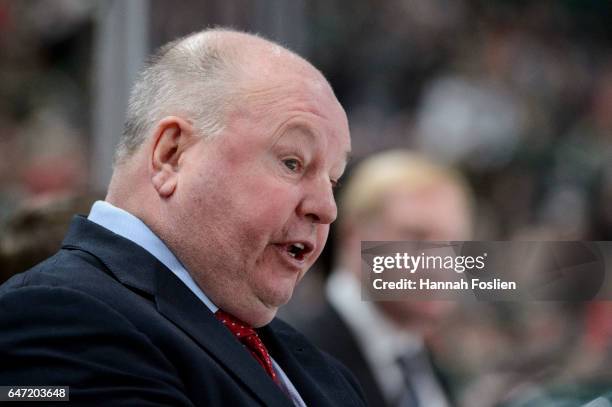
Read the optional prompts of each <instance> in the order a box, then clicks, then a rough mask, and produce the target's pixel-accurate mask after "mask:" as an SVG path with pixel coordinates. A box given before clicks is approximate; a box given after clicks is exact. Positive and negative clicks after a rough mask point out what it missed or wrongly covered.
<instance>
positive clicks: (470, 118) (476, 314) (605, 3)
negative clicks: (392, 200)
mask: <svg viewBox="0 0 612 407" xmlns="http://www.w3.org/2000/svg"><path fill="white" fill-rule="evenodd" d="M108 1H109V2H110V1H115V0H108ZM103 3H104V1H93V0H91V1H87V0H31V1H24V2H17V1H9V0H0V155H1V159H0V276H1V277H2V280H4V279H6V278H8V276H9V275H11V274H13V273H15V272H19V271H23V270H24V269H25V268H26V267H29V266H30V265H32V263H33V262H37V261H39V260H41V259H42V258H43V257H44V256H46V255H47V254H50V253H52V252H53V251H55V250H56V249H57V248H58V247H59V244H60V242H61V236H62V235H63V231H64V225H67V219H69V216H71V214H72V213H74V212H80V213H86V212H87V211H88V206H89V204H90V202H93V200H94V199H96V198H100V197H103V194H104V191H103V190H100V188H98V187H96V188H94V187H92V184H91V182H90V180H91V178H92V177H91V175H92V174H91V172H92V171H95V170H96V169H95V168H92V166H91V162H92V158H91V154H92V149H91V121H92V120H91V119H92V109H93V103H92V100H93V98H94V96H95V95H92V92H93V89H94V87H93V86H92V81H93V78H92V71H93V64H94V61H95V60H96V59H95V55H94V50H93V46H92V42H93V36H94V33H95V30H96V21H97V20H96V19H97V13H99V12H100V8H101V7H102V5H103ZM148 5H149V19H148V20H149V22H150V25H149V27H148V31H149V33H150V41H149V43H150V47H151V48H154V47H156V46H158V45H161V44H162V43H164V42H166V41H168V40H170V39H172V38H175V37H176V36H180V35H183V34H187V33H189V32H192V31H194V30H198V29H201V28H203V27H205V26H211V25H217V24H218V25H227V26H233V27H234V28H237V29H244V30H251V31H259V32H261V33H262V34H263V35H266V36H268V37H271V38H272V39H275V40H277V41H279V42H281V43H283V44H285V45H287V46H288V47H289V48H292V49H294V50H296V51H297V52H298V53H300V54H301V55H303V56H305V57H306V58H307V59H309V60H310V61H311V62H312V63H313V64H314V65H315V66H317V67H318V68H319V69H321V71H322V72H323V73H324V74H325V76H326V77H327V78H328V79H329V81H330V82H331V84H332V86H333V88H334V90H335V91H336V94H337V96H338V99H339V100H340V102H341V103H342V104H343V106H344V107H345V109H346V111H347V114H348V117H349V122H350V125H351V132H352V140H353V156H354V157H355V158H354V162H355V163H359V162H360V161H361V160H362V159H364V158H366V157H368V156H370V155H371V154H373V153H376V152H379V151H382V150H387V149H409V150H411V151H413V152H416V153H417V154H421V155H422V156H423V157H428V158H429V159H431V160H433V161H435V162H437V163H438V164H439V165H442V166H448V167H452V168H454V169H456V170H458V171H459V172H460V173H462V174H463V176H464V178H465V179H466V180H467V185H468V188H469V190H470V194H471V195H473V213H474V216H473V223H474V225H473V234H472V238H473V239H475V240H512V239H517V240H612V205H610V204H609V203H610V202H612V160H611V159H610V158H612V2H610V1H609V0H555V1H553V0H542V1H535V0H534V1H527V0H521V1H518V0H516V1H511V0H490V1H485V0H479V1H477V0H388V1H374V0H350V1H349V0H309V1H295V2H283V1H273V0H270V1H256V0H234V1H222V0H208V1H204V0H202V1H196V0H190V1H184V2H180V4H179V3H176V2H171V1H163V0H152V1H150V2H148ZM271 25H273V27H272V26H271ZM350 176H351V171H350V169H349V172H348V175H347V178H348V179H350ZM340 193H342V189H340ZM340 216H342V213H341V214H340ZM332 240H333V236H332ZM333 247H334V246H331V247H330V250H328V251H327V253H326V254H325V256H324V258H323V259H322V261H321V262H320V263H319V264H318V266H317V268H316V270H313V271H312V272H311V275H310V276H309V279H308V280H307V281H305V282H304V284H303V287H301V289H300V291H299V292H297V293H296V295H295V298H294V300H293V301H292V303H291V304H290V306H289V307H288V308H287V310H286V314H285V315H286V317H287V318H289V319H296V320H300V319H301V316H303V315H300V313H302V314H303V313H304V311H303V310H304V309H309V310H316V309H317V304H319V303H320V300H321V298H323V294H322V293H323V291H324V290H323V288H322V287H323V285H324V279H325V276H327V275H328V274H329V273H330V272H331V270H332V269H333V267H334V266H335V265H336V263H337V258H335V257H334V253H335V251H334V250H333ZM611 310H612V308H610V307H609V306H608V304H607V303H605V302H597V303H575V304H560V303H540V304H505V303H499V304H475V305H474V304H472V305H470V306H467V305H466V306H463V305H460V306H458V307H457V309H455V310H454V313H453V316H452V317H449V318H448V320H447V321H446V322H445V323H440V324H439V325H437V326H436V328H435V330H433V331H432V332H428V333H427V336H428V338H426V340H427V341H428V343H431V348H432V352H434V353H436V354H437V359H439V366H440V369H441V370H443V371H446V372H447V373H446V374H447V377H448V378H449V383H450V388H451V391H452V392H453V393H454V395H455V396H454V397H453V398H454V399H455V402H456V403H458V404H459V405H465V406H479V405H480V406H489V405H497V404H503V403H507V405H546V404H529V400H540V401H539V402H541V403H545V401H542V400H548V401H550V402H551V403H553V402H556V401H551V400H557V401H558V400H560V399H562V400H564V402H567V403H568V404H555V405H577V404H572V403H573V402H575V401H576V400H578V399H579V398H580V397H581V396H580V395H581V394H582V393H585V394H588V396H585V397H586V398H587V399H588V397H590V394H593V393H597V392H598V391H600V390H596V391H594V390H592V388H597V389H604V390H601V392H605V391H612V372H610V371H609V368H608V366H610V361H611V360H612V346H610V345H612V312H611ZM313 312H314V311H313ZM557 388H559V389H560V390H559V391H557V390H555V389H557ZM546 397H549V399H546ZM555 397H558V398H555ZM572 397H575V398H576V400H573V399H572ZM576 402H577V401H576ZM520 403H523V404H520Z"/></svg>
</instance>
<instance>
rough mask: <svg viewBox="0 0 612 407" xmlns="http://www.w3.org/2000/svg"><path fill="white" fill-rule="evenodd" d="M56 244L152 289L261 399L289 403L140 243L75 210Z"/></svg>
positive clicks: (167, 312)
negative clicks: (90, 256) (84, 254)
mask: <svg viewBox="0 0 612 407" xmlns="http://www.w3.org/2000/svg"><path fill="white" fill-rule="evenodd" d="M62 248H64V249H69V250H75V249H76V250H82V251H85V252H87V253H89V254H91V255H92V256H94V257H95V258H97V259H98V260H99V261H100V262H101V263H102V264H103V265H104V266H105V267H106V268H107V269H108V271H110V272H111V273H112V274H113V275H114V276H115V277H116V278H117V280H119V282H121V283H122V284H124V285H126V286H129V287H133V288H136V289H138V290H140V291H144V292H145V293H147V294H149V295H152V296H153V297H154V298H155V303H156V305H157V309H158V311H159V312H160V314H162V315H163V316H164V317H166V318H167V319H168V320H170V321H172V322H173V323H174V324H175V325H176V326H178V327H179V328H180V329H181V330H183V331H184V332H185V333H186V334H187V335H188V336H189V337H191V338H192V339H193V340H194V341H195V342H196V343H197V344H198V345H199V346H200V347H202V348H203V349H204V350H205V351H206V352H208V353H209V354H210V355H211V356H212V357H213V358H214V359H215V360H216V361H217V362H218V363H219V364H220V365H222V366H223V367H225V368H226V369H227V371H228V372H229V373H230V375H231V376H232V377H234V378H235V379H236V380H237V381H238V382H241V383H242V384H243V385H244V386H245V387H247V388H248V389H249V390H250V391H251V392H252V393H253V395H254V396H255V397H257V398H259V400H260V401H261V402H263V403H264V404H265V405H267V406H279V407H280V406H283V407H286V406H287V405H290V401H289V399H288V398H287V397H286V396H285V395H284V394H283V392H282V391H281V390H280V388H279V387H278V386H277V385H276V384H275V383H274V382H273V381H272V379H271V378H269V377H268V376H267V374H266V373H265V371H264V370H263V369H262V367H261V366H260V365H259V364H258V363H257V362H256V361H255V359H254V358H253V357H252V356H251V355H250V354H249V352H248V351H247V350H246V349H244V347H243V346H242V344H240V342H238V340H237V339H236V338H235V337H234V336H233V334H232V333H231V332H230V331H229V330H228V329H227V328H226V327H224V326H223V325H222V324H221V323H220V322H219V321H217V319H216V318H215V317H214V315H213V314H212V313H211V312H210V310H209V309H208V308H207V307H206V305H204V303H202V302H201V301H200V300H199V299H198V298H197V297H196V296H195V294H193V293H192V292H191V290H189V288H187V286H185V285H184V284H183V282H182V281H180V280H179V279H178V277H176V276H175V275H174V274H173V273H172V272H171V271H170V270H168V268H166V267H165V266H164V265H163V264H162V263H160V262H159V261H158V260H157V259H156V258H155V257H153V256H152V255H151V254H150V253H148V252H147V251H146V250H144V249H143V248H142V247H140V246H138V245H137V244H135V243H134V242H132V241H130V240H127V239H125V238H123V237H121V236H119V235H117V234H115V233H113V232H111V231H109V230H107V229H105V228H103V227H101V226H99V225H97V224H96V223H93V222H91V221H89V220H87V219H86V218H84V217H82V216H77V217H75V218H74V219H73V221H72V224H71V225H70V229H69V231H68V234H67V236H66V239H64V242H63V245H62Z"/></svg>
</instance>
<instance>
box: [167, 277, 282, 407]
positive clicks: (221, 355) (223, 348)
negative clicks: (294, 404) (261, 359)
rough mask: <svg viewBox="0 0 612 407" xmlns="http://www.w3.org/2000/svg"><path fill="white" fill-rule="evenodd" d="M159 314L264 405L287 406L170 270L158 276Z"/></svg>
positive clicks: (258, 368)
mask: <svg viewBox="0 0 612 407" xmlns="http://www.w3.org/2000/svg"><path fill="white" fill-rule="evenodd" d="M158 278H159V280H158V292H157V295H156V297H155V299H156V302H157V308H158V310H159V312H160V313H161V314H162V315H164V316H165V317H166V318H168V319H169V320H171V321H172V322H174V323H175V324H176V325H177V326H179V327H180V328H181V329H182V330H183V331H185V332H186V333H187V334H188V335H189V336H191V338H192V339H193V340H194V341H196V342H197V343H198V344H199V345H200V346H201V347H203V348H204V349H205V350H206V351H208V353H209V354H211V355H212V356H213V358H214V359H215V360H217V362H219V364H221V365H223V366H225V368H226V369H227V370H228V371H229V372H230V373H231V374H232V376H234V377H236V378H237V379H238V380H239V381H241V382H242V383H243V384H244V385H245V386H246V387H248V388H249V390H251V391H252V392H253V393H254V394H255V395H256V396H257V397H258V398H259V399H260V400H261V401H262V402H263V403H264V404H265V405H267V406H284V407H286V406H287V405H289V399H288V398H287V397H286V396H285V395H284V394H283V393H282V391H281V389H280V388H279V387H278V386H277V385H276V384H275V383H274V382H273V381H272V379H271V378H269V377H268V375H267V374H266V373H265V371H264V370H263V369H262V367H261V366H260V365H259V364H258V363H257V361H256V360H255V358H253V357H252V356H251V355H250V354H249V352H248V351H247V350H246V349H244V347H243V346H242V344H240V342H238V340H237V339H236V338H235V337H234V336H233V334H232V333H231V332H230V331H229V330H228V329H227V328H226V327H224V326H223V325H222V324H221V323H220V322H219V321H217V319H216V318H215V317H214V316H213V314H212V313H211V312H210V310H209V309H208V308H207V307H206V306H205V305H204V304H203V303H202V302H201V301H200V300H199V299H198V298H197V297H196V296H195V295H194V294H193V293H192V292H191V291H190V290H189V289H188V288H187V287H186V286H185V285H184V284H183V283H182V282H181V281H180V280H179V279H178V278H177V277H176V276H175V275H174V274H172V273H171V272H170V271H167V272H160V273H158Z"/></svg>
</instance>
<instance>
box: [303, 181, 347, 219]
mask: <svg viewBox="0 0 612 407" xmlns="http://www.w3.org/2000/svg"><path fill="white" fill-rule="evenodd" d="M298 214H299V215H300V216H303V217H305V218H308V219H310V220H311V221H312V222H313V223H322V224H330V223H332V222H333V221H334V220H336V217H337V216H338V208H337V207H336V200H335V199H334V192H333V190H332V186H331V184H330V182H329V180H325V181H322V182H313V183H312V184H311V185H310V186H309V188H308V189H307V190H306V191H305V194H304V198H303V199H302V201H301V202H300V205H299V207H298Z"/></svg>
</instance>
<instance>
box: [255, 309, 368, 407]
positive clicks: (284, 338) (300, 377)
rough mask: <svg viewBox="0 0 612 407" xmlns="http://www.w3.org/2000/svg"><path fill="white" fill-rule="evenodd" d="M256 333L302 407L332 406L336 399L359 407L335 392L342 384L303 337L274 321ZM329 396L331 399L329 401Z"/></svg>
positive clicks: (344, 395)
mask: <svg viewBox="0 0 612 407" xmlns="http://www.w3.org/2000/svg"><path fill="white" fill-rule="evenodd" d="M258 332H259V333H260V335H261V337H262V340H263V341H264V343H265V344H266V346H267V347H268V348H269V349H270V353H271V354H272V356H273V357H274V359H275V360H276V361H277V362H278V364H279V365H280V366H281V367H282V368H283V370H284V371H285V373H286V374H287V376H289V379H291V382H292V383H293V385H294V386H295V387H296V389H297V390H298V392H299V393H300V396H301V397H302V398H303V399H304V402H305V403H306V405H309V406H329V407H335V406H337V405H338V400H343V402H344V403H345V404H346V405H361V401H360V400H347V399H346V398H347V397H348V394H346V393H341V392H339V389H343V388H345V387H346V384H345V383H339V381H338V377H337V376H335V375H333V374H331V372H330V370H329V368H328V366H327V363H326V362H325V361H324V360H323V358H322V356H321V355H320V352H319V351H318V350H317V349H315V348H314V347H313V346H312V345H311V344H310V343H309V342H308V341H307V340H306V338H304V336H303V335H301V334H299V333H298V332H296V331H295V330H293V329H292V328H290V327H289V326H288V325H286V324H285V323H284V322H282V321H280V320H278V319H275V320H273V321H272V322H271V323H270V324H269V325H267V326H265V327H264V328H261V329H259V330H258ZM313 377H316V379H317V381H316V382H315V381H314V380H313ZM332 394H333V395H334V397H333V398H329V397H328V395H332Z"/></svg>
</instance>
